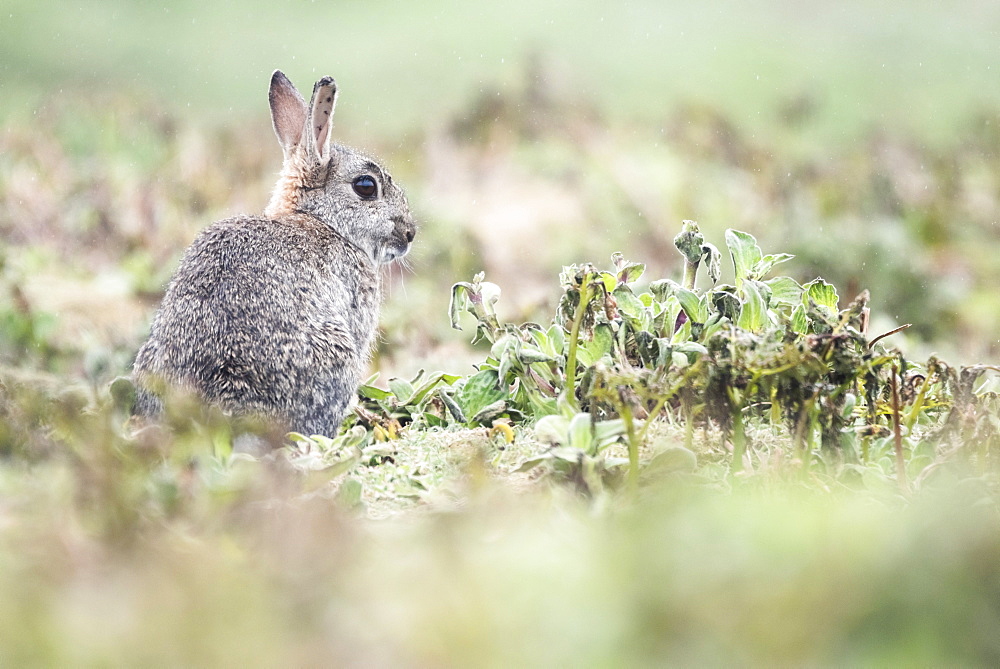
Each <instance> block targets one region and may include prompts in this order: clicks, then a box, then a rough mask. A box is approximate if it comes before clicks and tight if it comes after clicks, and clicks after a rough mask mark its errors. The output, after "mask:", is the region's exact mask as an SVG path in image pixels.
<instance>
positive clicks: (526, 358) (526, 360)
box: [515, 343, 555, 365]
mask: <svg viewBox="0 0 1000 669" xmlns="http://www.w3.org/2000/svg"><path fill="white" fill-rule="evenodd" d="M515 355H516V357H517V361H518V362H520V363H521V364H523V365H530V364H531V363H533V362H552V361H553V360H554V359H555V358H553V357H552V356H550V355H546V354H545V353H542V352H541V351H539V350H538V349H537V348H535V347H534V346H529V345H527V344H523V343H522V344H521V345H520V346H518V347H517V350H516V354H515Z"/></svg>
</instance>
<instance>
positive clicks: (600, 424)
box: [593, 418, 625, 451]
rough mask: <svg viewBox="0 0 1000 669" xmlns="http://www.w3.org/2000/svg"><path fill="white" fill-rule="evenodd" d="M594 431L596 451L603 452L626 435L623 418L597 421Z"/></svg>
mask: <svg viewBox="0 0 1000 669" xmlns="http://www.w3.org/2000/svg"><path fill="white" fill-rule="evenodd" d="M593 431H594V442H595V445H596V450H598V451H601V450H603V449H605V448H607V447H608V446H610V445H611V444H614V443H617V442H618V441H619V440H620V439H621V437H623V436H624V435H625V421H624V420H622V419H621V418H612V419H610V420H601V421H597V423H596V424H595V425H594V426H593Z"/></svg>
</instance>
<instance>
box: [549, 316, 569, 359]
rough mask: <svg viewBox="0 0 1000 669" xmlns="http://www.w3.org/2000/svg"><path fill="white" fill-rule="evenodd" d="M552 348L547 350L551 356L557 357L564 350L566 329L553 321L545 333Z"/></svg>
mask: <svg viewBox="0 0 1000 669" xmlns="http://www.w3.org/2000/svg"><path fill="white" fill-rule="evenodd" d="M546 334H547V335H548V340H549V342H550V343H551V345H552V348H551V349H550V350H549V351H547V352H548V353H549V354H550V355H552V356H553V357H559V356H561V355H563V354H564V353H565V352H566V331H565V330H564V329H563V328H562V326H561V325H559V324H558V323H555V324H553V325H552V327H550V328H549V329H548V332H547V333H546Z"/></svg>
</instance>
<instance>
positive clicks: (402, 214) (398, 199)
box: [264, 70, 416, 264]
mask: <svg viewBox="0 0 1000 669" xmlns="http://www.w3.org/2000/svg"><path fill="white" fill-rule="evenodd" d="M268 99H269V101H270V105H271V121H272V123H273V124H274V132H275V134H276V135H277V136H278V142H279V143H280V144H281V150H282V152H283V153H284V164H283V166H282V169H281V176H280V178H279V179H278V184H277V186H275V189H274V193H273V195H272V196H271V201H270V203H269V204H268V205H267V209H265V210H264V213H265V215H267V216H269V217H271V218H279V217H282V216H287V215H291V214H296V213H305V214H311V215H313V216H315V217H317V218H318V219H320V220H321V221H323V222H324V223H325V224H326V225H328V226H330V227H331V228H333V230H334V231H336V232H337V233H338V234H339V235H340V236H341V237H343V238H344V239H346V240H347V241H349V242H350V243H352V244H354V245H356V246H357V247H359V248H360V249H361V250H362V251H364V252H365V253H367V254H368V255H369V256H370V257H371V258H372V260H373V261H374V262H375V263H376V264H383V263H388V262H391V261H393V260H395V259H397V258H400V257H402V256H403V255H405V254H406V252H407V251H409V249H410V243H411V242H412V241H413V237H414V235H415V233H416V228H415V226H414V223H413V216H412V215H411V214H410V207H409V205H408V204H407V202H406V196H405V195H404V194H403V190H402V189H401V188H400V187H399V186H397V185H396V184H395V183H394V182H393V180H392V177H391V176H389V173H388V172H386V171H385V169H383V168H382V167H381V166H379V164H378V163H376V162H375V161H374V160H372V159H371V158H369V157H368V156H365V155H364V154H362V153H360V152H359V151H356V150H355V149H352V148H350V147H347V146H342V145H340V144H334V143H332V142H331V141H330V124H331V120H332V118H333V109H334V106H335V105H336V102H337V84H336V82H334V80H333V78H332V77H323V78H322V79H320V80H319V81H317V82H316V85H315V86H314V87H313V94H312V99H311V100H310V101H309V104H308V105H307V104H306V102H305V100H304V99H303V98H302V96H301V95H300V94H299V92H298V91H297V90H296V89H295V86H293V85H292V82H291V81H289V80H288V77H286V76H285V75H284V74H283V73H282V72H281V71H280V70H275V72H274V74H273V75H272V76H271V89H270V93H269V96H268Z"/></svg>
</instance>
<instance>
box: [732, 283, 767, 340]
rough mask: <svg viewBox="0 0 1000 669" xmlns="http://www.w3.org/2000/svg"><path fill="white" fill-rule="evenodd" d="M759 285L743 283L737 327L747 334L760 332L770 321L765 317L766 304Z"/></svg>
mask: <svg viewBox="0 0 1000 669" xmlns="http://www.w3.org/2000/svg"><path fill="white" fill-rule="evenodd" d="M760 286H761V284H760V283H758V282H757V281H744V282H743V288H742V291H741V292H742V293H743V298H744V299H743V311H742V312H741V313H740V318H739V320H738V321H737V323H736V324H737V325H738V326H739V327H741V328H743V329H744V330H748V331H749V332H760V331H761V330H763V329H764V326H766V325H767V324H768V323H769V322H770V321H769V319H768V316H767V302H765V300H764V296H763V295H761V289H760Z"/></svg>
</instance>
